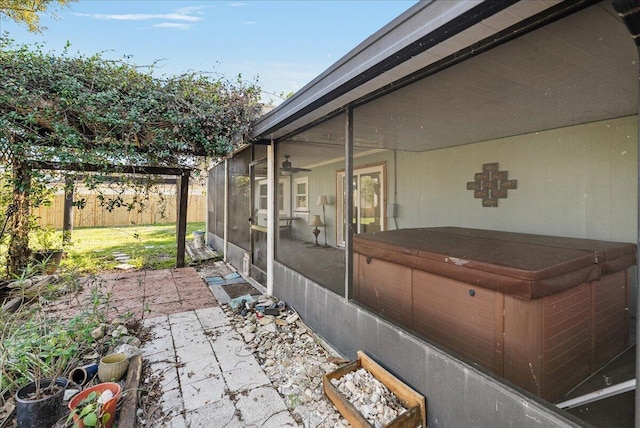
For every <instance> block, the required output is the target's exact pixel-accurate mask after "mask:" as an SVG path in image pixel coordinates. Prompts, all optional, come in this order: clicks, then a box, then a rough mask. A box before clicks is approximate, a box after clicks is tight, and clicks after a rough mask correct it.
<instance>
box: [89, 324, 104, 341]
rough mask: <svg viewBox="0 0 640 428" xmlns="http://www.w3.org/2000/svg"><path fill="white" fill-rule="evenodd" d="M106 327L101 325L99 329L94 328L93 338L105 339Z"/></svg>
mask: <svg viewBox="0 0 640 428" xmlns="http://www.w3.org/2000/svg"><path fill="white" fill-rule="evenodd" d="M104 330H105V328H104V326H103V325H99V326H98V327H96V328H94V329H93V331H92V332H91V337H93V338H94V339H101V338H103V337H104Z"/></svg>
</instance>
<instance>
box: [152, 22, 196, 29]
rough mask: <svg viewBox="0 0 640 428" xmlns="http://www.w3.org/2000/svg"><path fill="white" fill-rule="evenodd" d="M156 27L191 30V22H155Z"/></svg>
mask: <svg viewBox="0 0 640 428" xmlns="http://www.w3.org/2000/svg"><path fill="white" fill-rule="evenodd" d="M153 27H154V28H175V29H177V30H190V29H191V24H182V23H180V22H161V23H159V24H153Z"/></svg>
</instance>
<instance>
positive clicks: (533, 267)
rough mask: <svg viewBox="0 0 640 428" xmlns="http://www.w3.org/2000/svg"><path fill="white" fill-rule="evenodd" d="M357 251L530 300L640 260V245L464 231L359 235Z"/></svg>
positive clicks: (446, 229) (447, 229)
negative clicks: (639, 252) (639, 248)
mask: <svg viewBox="0 0 640 428" xmlns="http://www.w3.org/2000/svg"><path fill="white" fill-rule="evenodd" d="M353 247H354V251H355V252H356V253H359V254H362V255H364V256H367V257H372V258H377V259H381V260H386V261H390V262H393V263H398V264H401V265H404V266H408V267H411V268H414V269H419V270H422V271H426V272H431V273H434V274H438V275H442V276H445V277H449V278H452V279H456V280H459V281H464V282H467V283H470V284H474V285H476V286H479V287H484V288H488V289H492V290H496V291H500V292H502V293H504V294H508V295H512V296H514V297H518V298H520V299H524V300H531V299H537V298H540V297H543V296H546V295H550V294H555V293H558V292H560V291H563V290H566V289H569V288H572V287H575V286H577V285H579V284H582V283H584V282H590V281H595V280H598V279H600V278H601V277H602V275H605V274H610V273H614V272H618V271H621V270H625V269H627V268H629V267H630V266H632V265H634V264H635V262H636V245H635V244H629V243H620V242H607V241H596V240H590V239H577V238H565V237H556V236H543V235H530V234H523V233H511V232H499V231H491V230H480V229H466V228H458V227H435V228H417V229H400V230H393V231H385V232H374V233H366V234H360V235H356V236H354V239H353Z"/></svg>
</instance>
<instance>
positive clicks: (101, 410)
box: [67, 382, 121, 428]
mask: <svg viewBox="0 0 640 428" xmlns="http://www.w3.org/2000/svg"><path fill="white" fill-rule="evenodd" d="M120 391H121V388H120V385H119V384H117V383H115V382H103V383H99V384H97V385H95V386H92V387H91V388H87V389H85V390H84V391H82V392H79V393H78V394H76V395H75V396H74V397H73V398H71V400H69V411H70V412H69V417H68V418H67V422H71V421H72V420H73V427H74V428H84V427H99V428H111V426H112V425H113V422H114V420H115V416H116V407H117V405H118V399H119V398H120Z"/></svg>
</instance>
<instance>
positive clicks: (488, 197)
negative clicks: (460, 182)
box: [467, 162, 518, 207]
mask: <svg viewBox="0 0 640 428" xmlns="http://www.w3.org/2000/svg"><path fill="white" fill-rule="evenodd" d="M508 175H509V172H508V171H498V162H494V163H485V164H484V165H482V172H477V173H476V174H475V181H469V182H468V183H467V190H473V197H474V198H477V199H482V206H483V207H497V206H498V199H500V198H506V197H507V190H509V189H517V188H518V180H507V176H508Z"/></svg>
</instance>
